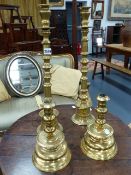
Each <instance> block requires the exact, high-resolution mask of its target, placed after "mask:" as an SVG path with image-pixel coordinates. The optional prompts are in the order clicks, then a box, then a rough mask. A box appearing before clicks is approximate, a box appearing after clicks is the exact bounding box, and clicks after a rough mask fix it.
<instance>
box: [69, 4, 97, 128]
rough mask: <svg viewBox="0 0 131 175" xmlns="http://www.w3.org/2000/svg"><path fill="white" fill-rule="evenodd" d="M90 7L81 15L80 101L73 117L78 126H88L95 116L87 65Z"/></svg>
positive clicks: (84, 8)
mask: <svg viewBox="0 0 131 175" xmlns="http://www.w3.org/2000/svg"><path fill="white" fill-rule="evenodd" d="M89 9H90V7H81V9H80V14H81V19H82V24H81V31H82V52H81V55H82V59H81V65H82V67H81V73H82V76H81V80H80V90H79V95H78V99H77V101H76V112H75V114H74V115H73V116H72V121H73V122H74V123H75V124H77V125H87V124H90V123H92V122H94V116H93V115H92V114H91V113H90V108H91V106H92V101H91V98H90V95H89V91H88V89H89V85H90V83H89V81H88V79H87V72H88V70H87V64H88V59H87V55H88V40H87V34H88V31H89V29H88V18H89V16H90V12H89Z"/></svg>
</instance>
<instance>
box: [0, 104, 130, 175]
mask: <svg viewBox="0 0 131 175" xmlns="http://www.w3.org/2000/svg"><path fill="white" fill-rule="evenodd" d="M56 108H57V109H58V110H59V112H60V114H59V116H58V120H59V121H60V123H61V124H62V125H63V128H64V133H65V137H66V140H67V142H68V145H69V147H70V149H71V152H72V160H71V162H70V164H69V165H68V166H67V167H66V168H64V169H63V170H61V171H58V172H55V173H45V172H40V171H39V170H37V169H36V168H35V167H34V165H33V164H32V152H33V150H34V146H35V139H36V128H37V126H38V125H39V124H40V117H39V116H38V112H39V111H34V112H32V113H30V114H28V115H26V116H25V117H23V118H21V119H20V120H18V121H17V122H16V123H15V124H14V125H13V126H12V127H11V128H10V129H9V130H8V131H7V132H6V134H5V135H4V138H3V140H2V143H1V145H0V165H1V168H2V171H3V173H4V175H42V174H43V175H130V174H131V130H130V129H129V128H128V126H126V125H125V124H124V123H123V122H122V121H120V120H119V119H118V118H117V117H114V116H113V115H111V114H109V113H108V115H107V121H108V123H110V124H111V126H112V127H113V128H114V132H115V139H116V143H117V145H118V153H117V155H116V156H115V158H114V159H112V160H108V161H96V160H92V159H90V158H88V157H86V156H85V155H84V154H83V153H82V151H81V149H80V141H81V138H82V137H83V135H84V133H85V131H86V128H85V127H82V126H77V125H75V124H74V123H73V122H72V121H71V116H72V114H73V113H74V109H73V108H72V106H71V105H62V106H57V107H56ZM93 113H95V112H94V111H93Z"/></svg>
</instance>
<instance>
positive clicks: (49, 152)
mask: <svg viewBox="0 0 131 175" xmlns="http://www.w3.org/2000/svg"><path fill="white" fill-rule="evenodd" d="M39 6H40V15H41V18H42V30H43V41H42V44H43V52H44V54H43V60H44V65H43V72H44V95H45V97H44V103H43V109H42V110H41V111H40V113H39V115H40V117H41V118H42V122H41V125H40V126H39V127H38V129H37V130H38V132H37V137H36V145H35V150H34V152H33V156H32V159H33V163H34V165H35V166H36V167H37V168H38V169H39V170H41V171H45V172H55V171H58V170H60V169H63V168H64V167H65V166H67V165H68V163H69V162H70V159H71V153H70V150H69V148H68V146H67V143H66V141H65V136H64V133H63V132H62V131H61V129H60V127H58V126H59V124H58V122H57V118H56V116H57V115H58V111H56V110H55V109H54V108H55V104H54V103H53V101H52V95H51V83H50V79H51V73H50V69H51V64H50V58H51V49H50V41H49V35H50V23H49V19H50V14H51V12H50V10H49V2H48V1H47V0H42V1H41V4H40V5H39Z"/></svg>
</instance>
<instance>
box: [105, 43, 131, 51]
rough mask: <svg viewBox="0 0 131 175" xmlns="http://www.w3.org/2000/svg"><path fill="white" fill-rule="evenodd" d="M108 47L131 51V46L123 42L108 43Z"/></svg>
mask: <svg viewBox="0 0 131 175" xmlns="http://www.w3.org/2000/svg"><path fill="white" fill-rule="evenodd" d="M105 46H106V47H107V48H111V49H118V50H122V51H127V52H131V47H124V46H123V44H106V45H105Z"/></svg>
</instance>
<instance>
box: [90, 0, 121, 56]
mask: <svg viewBox="0 0 131 175" xmlns="http://www.w3.org/2000/svg"><path fill="white" fill-rule="evenodd" d="M109 1H110V0H105V1H104V16H103V19H102V20H101V27H103V29H105V30H106V28H107V26H114V25H115V24H116V23H121V22H122V21H109V20H108V7H109ZM91 2H92V0H88V3H87V5H88V6H90V7H91ZM93 21H94V20H93V19H91V18H90V19H89V26H90V27H92V26H93ZM88 49H89V50H88V53H92V37H91V29H90V30H89V34H88Z"/></svg>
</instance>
